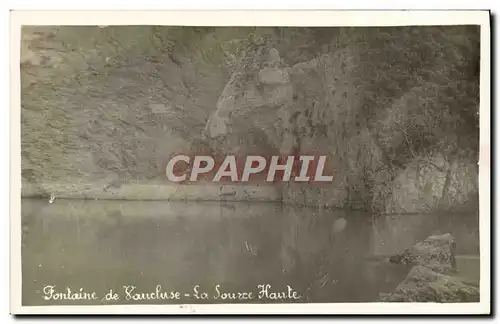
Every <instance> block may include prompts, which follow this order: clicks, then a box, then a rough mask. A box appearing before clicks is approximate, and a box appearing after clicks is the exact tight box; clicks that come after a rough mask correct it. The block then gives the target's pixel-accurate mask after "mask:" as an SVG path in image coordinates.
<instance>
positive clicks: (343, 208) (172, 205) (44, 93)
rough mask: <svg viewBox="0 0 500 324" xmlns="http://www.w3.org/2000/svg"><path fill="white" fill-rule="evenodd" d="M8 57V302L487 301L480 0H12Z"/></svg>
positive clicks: (166, 305)
mask: <svg viewBox="0 0 500 324" xmlns="http://www.w3.org/2000/svg"><path fill="white" fill-rule="evenodd" d="M11 66H12V67H11V94H12V97H11V99H12V100H11V134H12V136H11V141H12V145H11V162H12V163H11V183H10V186H11V260H10V262H11V313H13V314H193V313H195V314H353V315H354V314H489V313H490V308H491V306H490V296H491V288H490V276H491V274H490V243H491V242H490V111H491V107H490V14H489V12H488V11H313V10H312V11H298V10H296V11H279V10H275V11H12V12H11Z"/></svg>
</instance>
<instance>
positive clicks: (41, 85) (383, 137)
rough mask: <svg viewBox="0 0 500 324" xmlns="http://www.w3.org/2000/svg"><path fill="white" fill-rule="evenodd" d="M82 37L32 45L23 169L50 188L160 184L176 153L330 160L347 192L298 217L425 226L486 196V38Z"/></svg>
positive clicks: (334, 187) (319, 199)
mask: <svg viewBox="0 0 500 324" xmlns="http://www.w3.org/2000/svg"><path fill="white" fill-rule="evenodd" d="M75 28H76V29H75ZM78 28H81V27H64V28H62V27H60V28H52V29H43V30H42V29H39V28H35V30H31V31H26V33H25V34H24V35H25V37H26V42H25V43H23V44H24V46H25V47H24V50H23V54H24V57H25V60H24V61H25V63H23V64H24V65H23V68H22V79H23V96H22V97H23V129H22V134H23V139H22V141H23V169H24V170H34V171H32V173H33V174H34V175H33V176H32V177H35V178H37V179H39V180H41V181H43V180H44V179H47V178H51V179H60V180H61V181H62V180H67V179H68V177H73V179H81V178H88V179H90V180H92V179H102V178H110V179H116V178H119V179H134V180H137V179H139V180H141V179H153V178H159V179H161V176H158V175H159V174H160V173H161V172H160V171H159V170H161V168H162V166H163V163H164V162H165V160H166V158H167V157H168V156H169V155H170V154H171V153H173V152H176V151H177V152H178V151H184V152H195V151H204V152H207V151H211V152H223V153H233V154H240V155H244V154H249V153H252V154H263V155H268V154H300V153H315V154H321V155H327V156H328V159H329V161H330V162H329V165H330V166H331V168H332V171H333V172H334V175H335V177H334V182H333V183H332V184H331V185H329V186H326V187H325V186H323V187H311V186H307V185H297V184H291V185H285V186H284V187H283V188H282V189H283V190H282V196H283V197H282V199H283V201H285V202H287V203H293V204H304V205H325V206H332V207H355V208H365V209H371V210H374V211H376V212H400V211H407V212H414V211H432V210H436V209H440V208H445V209H449V208H451V207H453V206H457V205H460V204H466V203H468V202H470V201H471V199H474V196H475V195H477V183H478V169H477V151H478V133H479V132H478V123H477V120H478V116H477V112H478V100H479V99H478V98H479V95H478V61H479V44H478V39H479V38H478V37H479V28H476V27H473V26H472V27H469V26H462V27H404V28H370V29H364V28H336V29H335V28H317V29H314V28H284V29H273V28H267V29H265V28H262V29H259V28H257V29H251V30H247V29H235V30H236V31H234V30H233V31H230V30H229V29H227V28H215V29H202V30H198V29H195V28H185V29H181V30H180V31H179V29H172V28H170V29H168V28H163V27H154V28H151V29H147V28H146V27H130V28H129V27H126V28H129V29H128V31H125V30H123V29H120V28H124V27H113V28H111V27H108V28H111V29H107V28H104V29H98V28H97V27H94V28H93V29H92V28H84V29H78ZM82 30H83V31H85V32H86V33H88V35H87V34H86V35H87V36H88V37H87V38H80V39H81V40H78V41H77V40H76V38H74V35H75V34H77V33H80V34H81V31H82ZM133 33H136V34H133ZM35 34H36V35H37V36H35V37H33V36H32V35H35ZM132 34H133V35H135V36H136V37H135V38H134V40H132V38H131V37H130V35H132ZM30 35H31V36H30ZM187 40H189V42H188V41H187ZM68 42H69V44H68ZM75 42H76V43H75ZM105 42H107V43H105ZM47 44H49V45H50V46H49V45H47ZM56 45H57V46H60V47H59V48H58V47H56ZM44 57H45V58H46V59H45V61H44V59H43V58H44ZM81 57H84V58H85V59H84V60H81V59H79V58H81ZM207 57H208V59H207ZM54 66H57V67H58V68H59V69H60V70H59V71H57V70H51V69H53V68H54ZM34 73H36V75H35V74H34ZM58 73H59V74H58ZM61 73H62V74H61ZM42 170H44V171H43V172H42Z"/></svg>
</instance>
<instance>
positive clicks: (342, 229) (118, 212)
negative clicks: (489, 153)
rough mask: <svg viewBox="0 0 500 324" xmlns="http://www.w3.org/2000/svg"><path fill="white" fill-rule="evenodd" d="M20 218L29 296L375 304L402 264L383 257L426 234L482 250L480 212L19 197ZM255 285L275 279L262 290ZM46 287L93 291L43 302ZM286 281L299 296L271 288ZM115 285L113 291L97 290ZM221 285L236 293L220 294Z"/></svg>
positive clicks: (35, 299)
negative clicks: (382, 212) (378, 212)
mask: <svg viewBox="0 0 500 324" xmlns="http://www.w3.org/2000/svg"><path fill="white" fill-rule="evenodd" d="M22 228H23V237H22V261H23V264H22V272H23V305H25V306H31V305H88V304H126V303H135V304H171V303H174V304H186V303H187V304H190V303H231V302H238V303H248V302H252V303H269V302H271V303H276V302H288V303H289V302H374V301H376V299H377V297H378V294H379V293H381V292H390V291H392V290H393V289H394V288H395V287H396V286H397V285H398V284H399V282H401V281H402V280H403V279H404V278H405V276H406V274H407V271H408V269H406V268H405V267H403V266H400V265H394V264H390V263H388V262H385V261H384V259H383V256H385V255H390V254H392V253H398V252H401V250H402V249H404V248H407V247H409V246H411V245H412V244H414V243H415V242H416V241H418V240H421V239H424V238H425V237H427V236H429V235H432V234H439V233H444V232H449V233H451V234H452V235H454V236H455V237H456V239H457V254H459V255H468V256H470V255H472V256H477V255H479V235H478V215H477V213H476V214H475V213H471V214H464V213H462V214H440V215H422V214H413V215H388V216H385V217H379V218H377V219H374V218H373V217H372V215H371V214H369V213H365V212H352V211H350V212H348V211H341V210H328V209H318V208H299V207H292V206H283V205H281V204H273V203H255V202H253V203H243V202H238V203H236V202H151V201H149V202H141V201H118V200H117V201H92V200H64V199H58V200H56V201H55V202H54V203H53V204H49V203H48V202H47V200H38V199H23V200H22ZM470 271H472V272H477V271H478V270H477V271H476V270H475V268H473V269H472V270H470ZM158 285H161V291H162V292H172V291H175V292H179V295H180V296H179V298H178V299H168V300H165V299H163V300H135V301H134V300H126V299H125V297H126V296H127V294H126V293H125V289H124V287H123V286H136V290H135V291H134V293H135V292H145V293H146V292H147V293H151V292H153V293H154V292H155V290H156V287H157V286H158ZM217 285H218V287H217ZM259 285H271V288H269V289H268V294H267V295H263V298H258V295H259V291H261V290H262V289H261V287H258V286H259ZM47 286H55V288H54V289H55V291H57V292H65V291H66V288H67V287H69V288H70V289H71V290H72V292H78V291H79V290H80V288H82V289H83V290H84V291H86V292H95V293H96V296H97V297H98V299H97V300H93V301H89V300H76V301H71V300H53V299H51V300H44V296H47V294H44V287H45V292H48V288H46V287H47ZM288 286H290V287H291V288H292V289H293V291H295V292H296V294H297V295H299V296H300V298H299V299H294V298H291V299H290V298H280V299H272V298H271V297H272V295H271V293H272V292H278V291H280V292H281V291H284V292H286V293H288ZM195 287H197V288H196V290H197V291H198V297H202V296H201V294H202V293H203V292H206V293H207V299H205V300H203V299H197V298H196V297H195V296H194V295H195V291H194V289H195ZM216 287H217V288H216ZM110 289H112V290H113V292H114V293H117V294H118V295H119V297H120V298H119V300H112V301H106V300H101V298H102V297H104V296H105V295H106V294H107V293H108V292H109V291H110ZM217 289H218V290H217ZM224 292H240V295H239V296H238V295H237V294H236V295H234V297H235V298H236V299H235V300H233V299H222V298H221V297H222V293H224ZM250 292H251V293H252V296H253V298H252V299H242V298H244V297H245V296H246V297H247V298H248V296H249V293H250ZM244 293H247V294H246V295H245V294H244ZM186 294H189V296H187V295H186ZM285 295H287V294H285ZM215 297H218V298H215ZM287 297H288V295H287Z"/></svg>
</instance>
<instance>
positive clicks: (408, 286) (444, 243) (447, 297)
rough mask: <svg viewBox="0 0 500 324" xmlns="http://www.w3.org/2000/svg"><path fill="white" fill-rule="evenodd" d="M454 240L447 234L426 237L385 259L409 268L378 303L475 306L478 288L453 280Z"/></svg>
mask: <svg viewBox="0 0 500 324" xmlns="http://www.w3.org/2000/svg"><path fill="white" fill-rule="evenodd" d="M455 246H456V243H455V239H454V237H453V236H452V235H451V234H449V233H447V234H443V235H434V236H430V237H428V238H427V239H425V240H424V241H422V242H418V243H417V244H415V245H414V246H413V247H411V248H409V249H407V250H406V251H404V252H403V253H402V254H398V255H394V256H391V257H390V258H389V260H390V261H391V262H392V263H398V264H407V265H412V266H413V267H412V268H411V270H410V272H409V274H408V276H407V277H406V279H405V280H403V282H401V283H400V284H399V285H398V286H397V288H396V290H395V291H394V292H392V293H389V294H381V295H380V301H382V302H439V303H451V302H478V301H479V287H477V285H474V284H471V283H468V282H465V281H464V280H462V279H460V278H458V277H456V276H454V274H455V271H456V261H455Z"/></svg>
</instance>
